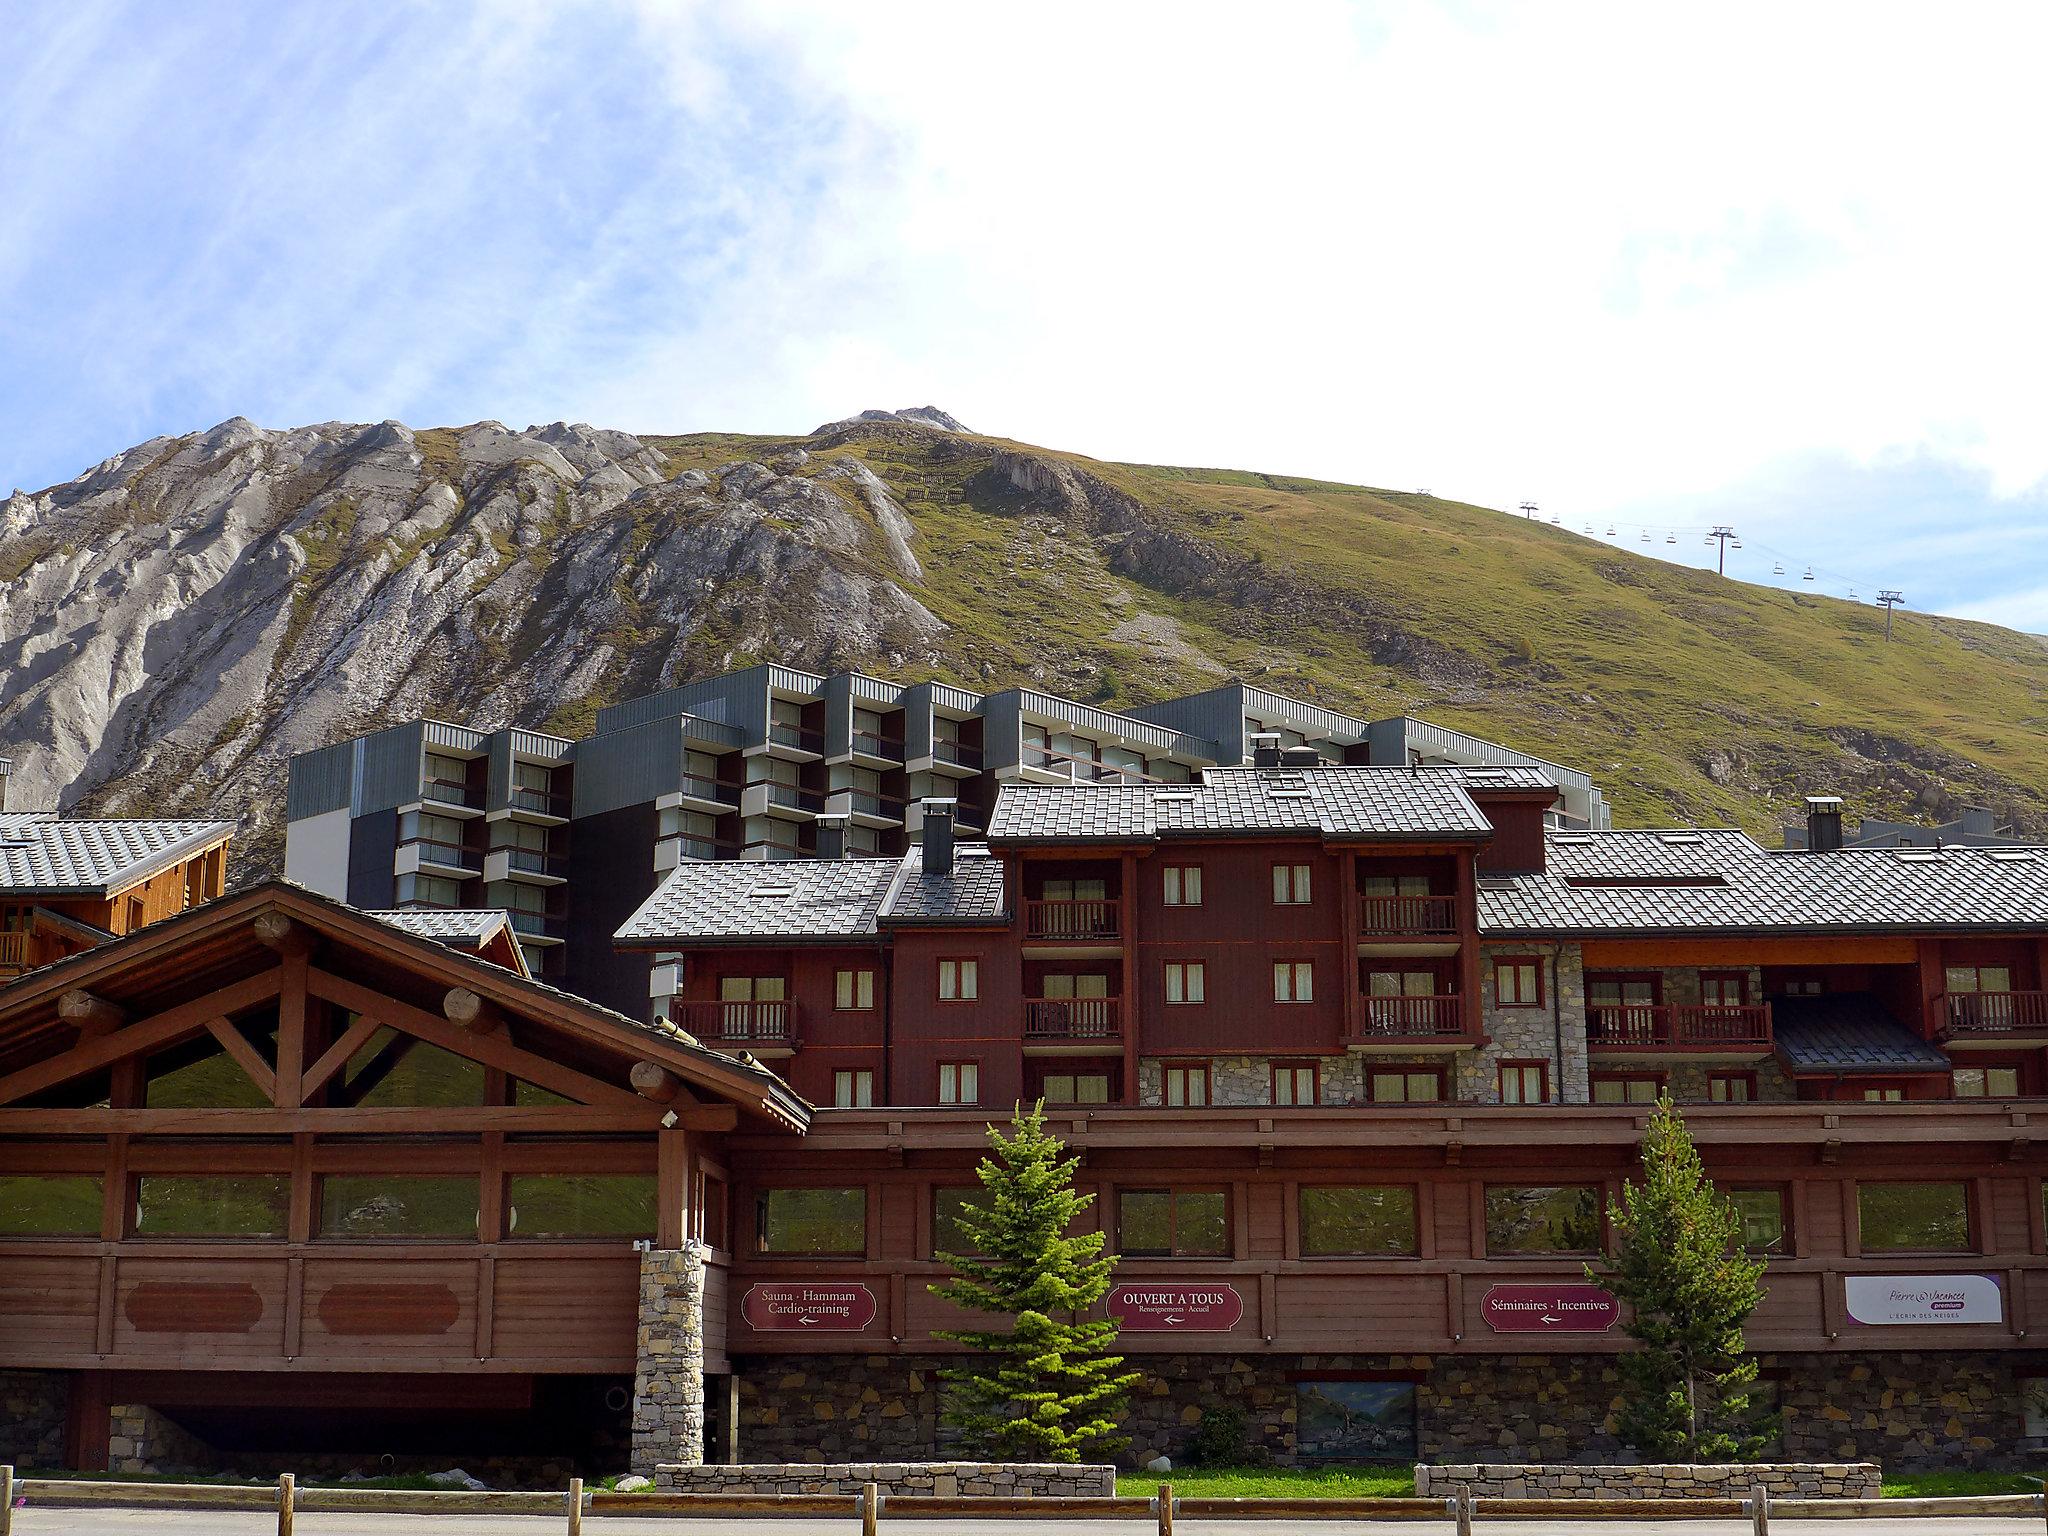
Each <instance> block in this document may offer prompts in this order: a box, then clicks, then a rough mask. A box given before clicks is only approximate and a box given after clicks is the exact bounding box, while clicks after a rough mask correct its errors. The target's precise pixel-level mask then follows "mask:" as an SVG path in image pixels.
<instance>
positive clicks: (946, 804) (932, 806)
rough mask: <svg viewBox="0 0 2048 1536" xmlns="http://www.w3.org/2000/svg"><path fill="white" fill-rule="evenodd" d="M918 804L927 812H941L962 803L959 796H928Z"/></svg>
mask: <svg viewBox="0 0 2048 1536" xmlns="http://www.w3.org/2000/svg"><path fill="white" fill-rule="evenodd" d="M917 803H918V804H919V805H921V806H923V807H924V808H925V809H926V810H929V811H941V810H946V809H948V808H950V807H952V806H956V805H958V804H959V803H960V801H959V798H958V797H957V796H951V795H927V796H926V797H925V798H924V799H922V800H920V801H918V802H917Z"/></svg>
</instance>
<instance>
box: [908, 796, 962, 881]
mask: <svg viewBox="0 0 2048 1536" xmlns="http://www.w3.org/2000/svg"><path fill="white" fill-rule="evenodd" d="M959 803H960V802H959V801H957V800H926V801H924V802H923V805H924V820H923V821H922V822H921V823H920V824H919V826H918V834H917V835H918V841H919V843H920V844H921V845H922V846H923V848H924V872H925V873H926V874H928V875H950V874H952V873H953V807H954V806H956V805H958V804H959Z"/></svg>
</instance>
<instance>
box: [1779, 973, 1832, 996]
mask: <svg viewBox="0 0 2048 1536" xmlns="http://www.w3.org/2000/svg"><path fill="white" fill-rule="evenodd" d="M1783 991H1784V994H1785V996H1787V997H1819V996H1820V995H1821V994H1822V993H1823V992H1825V991H1827V983H1825V982H1824V981H1822V980H1821V979H1820V978H1819V977H1818V976H1794V977H1792V978H1791V979H1790V980H1788V981H1787V982H1786V983H1785V985H1784V988H1783Z"/></svg>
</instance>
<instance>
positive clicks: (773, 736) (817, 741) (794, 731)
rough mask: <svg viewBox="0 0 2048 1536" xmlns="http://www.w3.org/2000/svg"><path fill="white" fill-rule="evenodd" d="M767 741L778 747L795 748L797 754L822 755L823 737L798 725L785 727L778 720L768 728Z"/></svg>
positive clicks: (822, 734)
mask: <svg viewBox="0 0 2048 1536" xmlns="http://www.w3.org/2000/svg"><path fill="white" fill-rule="evenodd" d="M768 739H769V740H770V741H772V742H774V743H775V744H776V745H777V746H778V747H795V748H796V749H797V750H798V751H799V752H815V753H818V754H820V755H821V756H822V755H823V753H824V751H825V737H824V733H823V732H821V731H807V730H805V729H804V728H803V727H802V726H800V725H785V724H783V723H782V722H781V721H780V720H776V721H772V722H771V723H770V724H769V726H768Z"/></svg>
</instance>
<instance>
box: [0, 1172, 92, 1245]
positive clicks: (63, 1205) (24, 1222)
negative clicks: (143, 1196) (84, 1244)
mask: <svg viewBox="0 0 2048 1536" xmlns="http://www.w3.org/2000/svg"><path fill="white" fill-rule="evenodd" d="M104 1192H105V1186H104V1184H103V1183H102V1182H101V1179H100V1176H99V1175H98V1174H96V1173H0V1237H98V1236H99V1235H100V1202H101V1197H102V1195H103V1194H104Z"/></svg>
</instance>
